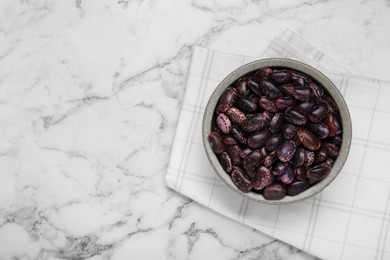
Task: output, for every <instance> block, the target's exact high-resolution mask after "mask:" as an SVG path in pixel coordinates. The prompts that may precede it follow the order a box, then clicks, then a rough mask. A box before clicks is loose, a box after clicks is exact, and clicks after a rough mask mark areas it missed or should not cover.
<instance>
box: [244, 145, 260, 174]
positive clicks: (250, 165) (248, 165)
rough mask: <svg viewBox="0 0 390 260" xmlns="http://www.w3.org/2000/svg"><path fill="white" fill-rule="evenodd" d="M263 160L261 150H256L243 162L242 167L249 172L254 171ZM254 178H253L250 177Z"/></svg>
mask: <svg viewBox="0 0 390 260" xmlns="http://www.w3.org/2000/svg"><path fill="white" fill-rule="evenodd" d="M262 160H263V157H262V156H261V153H260V151H259V150H254V151H252V152H251V153H250V154H248V155H247V156H246V157H245V159H244V160H243V161H242V166H243V167H244V169H245V170H246V171H247V173H248V171H250V170H253V169H254V168H256V166H258V165H259V164H260V163H261V162H262ZM249 177H252V176H249Z"/></svg>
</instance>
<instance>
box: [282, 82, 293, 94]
mask: <svg viewBox="0 0 390 260" xmlns="http://www.w3.org/2000/svg"><path fill="white" fill-rule="evenodd" d="M279 89H280V91H281V92H282V93H283V94H284V95H286V96H288V97H291V96H293V94H294V91H295V87H294V85H293V84H291V83H288V84H284V85H280V86H279Z"/></svg>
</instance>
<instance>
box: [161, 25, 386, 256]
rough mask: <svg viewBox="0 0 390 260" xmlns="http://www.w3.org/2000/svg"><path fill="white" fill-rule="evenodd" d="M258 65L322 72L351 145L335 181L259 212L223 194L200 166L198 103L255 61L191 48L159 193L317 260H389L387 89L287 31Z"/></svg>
mask: <svg viewBox="0 0 390 260" xmlns="http://www.w3.org/2000/svg"><path fill="white" fill-rule="evenodd" d="M262 57H287V58H292V59H296V60H300V61H303V62H306V63H308V64H310V65H312V66H314V67H316V68H318V69H320V70H321V71H323V72H324V73H325V74H326V75H327V76H328V77H329V78H330V79H331V80H332V81H333V82H334V83H335V85H336V86H338V88H339V89H340V92H341V93H342V94H343V96H344V98H345V100H346V102H347V105H348V107H349V110H350V113H351V117H352V127H353V138H352V146H351V151H350V154H349V157H348V160H347V162H346V164H345V166H344V168H343V170H342V172H341V173H340V174H339V176H338V177H337V178H336V179H335V180H334V181H333V182H332V183H331V184H330V185H329V186H328V187H327V188H326V189H325V190H324V191H323V192H321V193H320V194H319V195H317V196H315V197H314V198H311V199H308V200H306V201H303V202H300V203H295V204H290V205H283V206H270V205H262V204H258V203H256V202H253V201H250V200H248V199H245V198H242V197H241V196H239V195H238V194H237V193H236V192H234V191H232V190H230V189H229V188H228V187H227V186H226V185H225V184H224V183H223V182H222V181H221V180H220V179H219V177H217V176H216V174H215V173H214V172H213V169H212V168H211V166H210V165H209V162H208V160H207V158H206V155H205V152H204V149H203V145H202V139H201V132H202V131H201V125H202V117H203V112H204V109H205V106H206V103H207V101H208V99H209V97H210V95H211V93H212V92H213V90H214V89H215V88H216V87H217V85H218V83H219V82H220V81H221V80H222V79H223V78H224V77H225V76H227V75H228V74H229V73H230V72H231V71H233V70H234V69H236V68H238V67H240V66H241V65H243V64H245V63H248V62H250V61H253V60H255V59H257V58H254V57H246V56H241V55H235V54H229V53H223V52H219V51H215V50H211V49H206V48H200V47H197V48H195V50H194V53H193V56H192V61H191V66H190V70H189V75H188V81H187V86H186V91H185V97H184V101H183V105H182V111H181V114H180V118H179V122H178V126H177V130H176V135H175V139H174V143H173V148H172V154H171V158H170V162H169V167H168V170H167V174H166V182H167V185H168V186H169V187H171V188H173V189H174V190H176V191H178V192H179V193H182V194H184V195H185V196H187V197H189V198H191V199H193V200H194V201H197V202H199V203H201V204H203V205H205V206H206V207H208V208H210V209H212V210H214V211H217V212H219V213H221V214H223V215H225V216H228V217H230V218H232V219H235V220H237V221H239V222H242V223H244V224H246V225H248V226H251V227H253V228H256V229H258V230H260V231H262V232H264V233H265V234H268V235H270V236H272V237H275V238H277V239H280V240H282V241H284V242H286V243H289V244H291V245H293V246H295V247H297V248H300V249H302V250H304V251H306V252H309V253H311V254H313V255H315V256H318V257H320V258H323V259H345V260H349V259H355V260H356V259H364V260H366V259H390V138H389V136H390V102H389V98H390V82H385V81H380V80H376V79H370V78H364V77H361V76H354V75H351V74H349V73H348V71H347V70H346V69H345V68H344V67H342V66H341V65H339V64H337V63H336V62H334V61H333V60H332V59H331V58H329V57H328V56H326V55H325V54H324V53H322V52H321V51H319V50H317V49H316V48H314V47H313V46H312V45H310V44H309V43H308V42H307V41H305V40H304V39H302V38H301V37H299V36H298V35H297V34H295V33H294V32H292V31H289V30H287V31H286V32H285V33H283V34H282V35H281V36H280V37H278V38H276V39H275V40H274V41H273V42H272V43H271V45H270V46H269V48H267V50H266V51H265V52H264V54H263V55H262Z"/></svg>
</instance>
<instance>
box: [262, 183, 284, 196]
mask: <svg viewBox="0 0 390 260" xmlns="http://www.w3.org/2000/svg"><path fill="white" fill-rule="evenodd" d="M286 192H287V191H286V189H285V188H284V187H283V186H282V185H280V184H272V185H270V186H268V187H266V188H265V189H264V191H263V196H264V198H265V199H266V200H281V199H283V198H284V196H286Z"/></svg>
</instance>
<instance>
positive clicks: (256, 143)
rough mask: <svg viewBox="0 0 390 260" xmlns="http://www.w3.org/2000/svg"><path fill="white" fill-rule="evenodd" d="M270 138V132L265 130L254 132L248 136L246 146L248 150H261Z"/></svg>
mask: <svg viewBox="0 0 390 260" xmlns="http://www.w3.org/2000/svg"><path fill="white" fill-rule="evenodd" d="M270 136H271V132H270V131H269V130H268V129H267V128H264V129H262V130H260V131H257V132H254V133H253V134H251V135H250V136H248V141H247V142H248V146H249V147H250V148H261V147H263V146H264V145H265V142H266V141H267V140H268V138H269V137H270Z"/></svg>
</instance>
